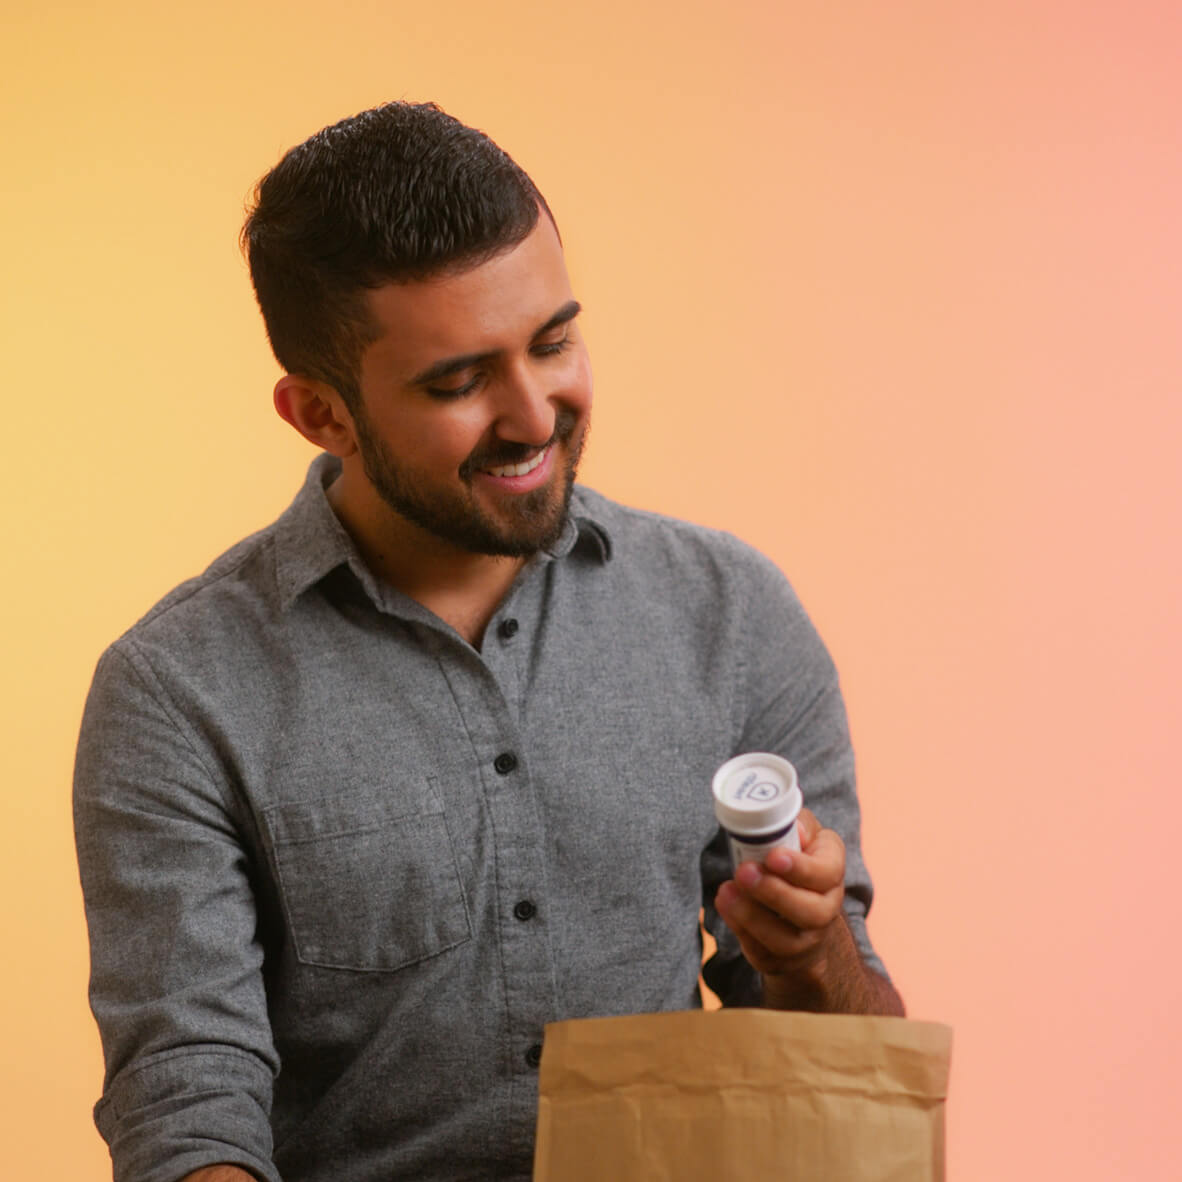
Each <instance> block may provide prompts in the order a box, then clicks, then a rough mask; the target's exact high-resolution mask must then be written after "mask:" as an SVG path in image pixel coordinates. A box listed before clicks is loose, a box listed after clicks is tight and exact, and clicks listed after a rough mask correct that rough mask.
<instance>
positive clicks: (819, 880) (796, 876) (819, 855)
mask: <svg viewBox="0 0 1182 1182" xmlns="http://www.w3.org/2000/svg"><path fill="white" fill-rule="evenodd" d="M766 866H767V869H768V870H769V871H770V872H771V873H772V874H775V875H777V876H778V877H780V878H783V879H784V880H785V881H787V882H790V883H792V885H793V886H798V887H804V888H805V889H806V890H812V891H828V890H831V889H832V888H833V887H835V886H837V884H838V883H840V882H844V881H845V842H844V841H842V840H841V837H840V835H839V834H837V833H835V832H834V831H833V830H832V829H822V830H821V831H820V832H819V833H818V834H817V836H816V838H815V839H814V840H813V842H812V843H811V844H810V846H809V847H808V849H807V850H800V851H797V850H784V849H776V850H772V851H771V853H769V854H768V856H767V860H766ZM740 881H741V880H740Z"/></svg>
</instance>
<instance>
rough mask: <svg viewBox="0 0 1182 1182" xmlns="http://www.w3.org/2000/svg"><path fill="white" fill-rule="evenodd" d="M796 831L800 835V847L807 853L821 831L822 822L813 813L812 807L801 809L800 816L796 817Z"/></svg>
mask: <svg viewBox="0 0 1182 1182" xmlns="http://www.w3.org/2000/svg"><path fill="white" fill-rule="evenodd" d="M796 832H797V834H798V835H799V836H800V848H801V850H802V851H803V852H804V853H806V854H807V853H808V852H809V850H810V849H812V846H813V842H815V841H816V840H817V835H818V834H819V833H820V832H821V822H820V821H818V820H817V818H816V817H815V816H814V815H813V811H812V809H801V810H800V816H799V817H798V818H797V819H796Z"/></svg>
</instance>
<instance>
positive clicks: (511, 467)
mask: <svg viewBox="0 0 1182 1182" xmlns="http://www.w3.org/2000/svg"><path fill="white" fill-rule="evenodd" d="M553 446H554V445H553V444H547V445H546V446H545V447H544V448H542V450H541V451H540V452H538V454H537V455H536V456H534V458H533V459H532V460H526V461H525V463H523V464H503V465H501V467H499V468H485V469H484V470H485V472H487V473H488V474H489V476H525V475H527V474H528V473H530V472H532V471H533V470H534V469H535V468H536V467H537V466H538V465H539V464H540V463H541V462H542V461H543V460H544V459H545V458H546V456H547V455H548V454H549V451H550V448H551V447H553Z"/></svg>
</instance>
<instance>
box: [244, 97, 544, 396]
mask: <svg viewBox="0 0 1182 1182" xmlns="http://www.w3.org/2000/svg"><path fill="white" fill-rule="evenodd" d="M539 206H541V208H542V209H544V210H545V211H546V214H547V216H550V210H549V207H548V206H547V205H546V202H545V200H544V198H543V197H542V195H541V194H540V193H539V192H538V190H537V189H536V188H535V187H534V183H533V181H531V180H530V179H529V177H528V176H526V174H525V173H524V172H523V171H522V170H521V169H520V168H519V167H518V166H517V165H516V164H515V163H514V162H513V161H512V160H511V159H510V158H509V156H508V155H506V153H505V152H503V151H502V150H501V149H500V148H498V147H497V145H496V144H494V143H493V142H492V140H490V139H489V138H488V136H486V135H485V134H484V133H483V132H480V131H477V130H475V129H474V128H471V127H467V126H465V125H464V124H463V123H460V122H459V120H457V119H453V118H452V117H451V116H450V115H448V114H446V113H445V112H443V111H441V110H440V109H439V108H438V107H437V106H436V105H435V104H434V103H402V102H398V103H387V104H385V105H384V106H380V107H375V108H373V110H370V111H362V112H361V114H359V115H354V116H353V117H352V118H350V119H344V120H342V121H341V122H340V123H336V124H334V125H333V126H331V127H326V128H325V129H324V130H323V131H319V132H317V133H316V134H315V135H314V136H312V137H311V138H310V139H308V140H305V141H304V142H303V143H302V144H300V145H298V146H297V147H295V148H292V149H291V151H289V152H288V153H287V154H286V155H285V156H284V157H283V159H282V160H280V161H279V163H278V164H277V165H275V167H274V168H273V169H271V171H270V172H269V173H267V175H266V176H265V177H263V179H262V180H261V181H259V183H258V186H257V187H256V189H255V198H254V206H253V208H252V209H251V210H250V211H249V213H248V215H247V219H246V224H245V225H244V226H243V228H242V247H243V250H244V251H245V253H246V256H247V259H248V261H249V263H250V276H251V280H252V281H253V283H254V290H255V295H256V296H257V297H258V301H259V308H260V309H261V311H262V313H263V321H264V323H265V324H266V326H267V336H268V338H269V339H270V341H271V348H272V350H273V351H274V353H275V357H276V359H277V360H278V362H279V364H280V365H281V366H283V368H284V369H285V370H287V371H288V372H289V373H298V374H302V375H304V376H306V377H311V378H315V379H317V380H319V381H323V382H327V383H328V384H329V385H331V386H332V387H333V388H334V389H336V390H337V391H338V392H339V393H340V395H341V397H342V398H344V400H345V402H346V405H348V406H349V408H350V409H351V410H354V411H356V409H357V404H358V400H359V397H360V392H359V388H358V377H359V372H358V371H359V368H360V364H361V354H362V352H363V351H364V349H365V347H366V345H368V344H370V343H371V342H372V341H373V340H375V339H376V337H377V332H378V329H377V326H376V324H375V323H374V321H373V319H372V317H371V316H370V314H369V310H368V306H367V304H366V299H365V296H366V292H367V290H369V289H372V288H376V287H381V286H383V285H384V284H387V283H398V282H405V281H408V280H416V279H425V278H427V277H429V276H433V275H438V274H442V273H446V272H448V271H451V270H462V269H466V268H468V267H470V266H477V265H478V264H480V263H482V262H485V261H487V260H488V259H490V258H492V257H493V256H494V255H496V254H499V253H500V252H501V251H503V250H506V249H507V248H509V247H511V246H515V245H516V244H517V243H519V242H521V241H522V240H523V239H524V238H525V237H526V236H527V235H528V234H529V233H530V231H531V230H532V229H533V228H534V226H535V225H536V224H537V220H538V207H539Z"/></svg>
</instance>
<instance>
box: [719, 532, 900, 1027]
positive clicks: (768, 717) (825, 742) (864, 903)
mask: <svg viewBox="0 0 1182 1182" xmlns="http://www.w3.org/2000/svg"><path fill="white" fill-rule="evenodd" d="M737 545H740V547H741V553H740V558H739V561H738V563H737V564H736V566H737V569H738V570H740V571H741V572H742V576H741V578H740V579H739V581H738V585H737V588H736V595H735V603H736V605H737V607H738V610H739V613H740V614H739V620H738V625H737V627H738V630H739V640H738V648H739V651H740V652H741V653H742V654H743V658H742V662H741V664H740V665H739V666H738V668H737V670H736V693H735V701H736V704H737V708H736V718H735V733H736V735H737V741H736V744H735V748H734V754H736V755H738V754H742V753H744V752H747V751H769V752H774V753H775V754H778V755H782V756H783V757H784V758H785V759H787V760H788V761H789V762H790V763H792V765H793V766H794V767H795V768H796V771H797V775H798V776H799V780H800V788H801V792H802V794H803V796H804V803H805V806H806V807H807V808H809V809H811V810H812V811H813V812H814V813H815V814H816V816H817V819H818V820H819V821H820V822H821V824H822V825H823V826H825V827H826V828H828V829H833V830H835V831H836V832H837V833H838V834H840V836H841V838H842V840H843V841H844V842H845V848H846V877H845V901H844V908H845V917H846V920H847V922H848V923H849V927H850V931H851V932H852V933H853V937H854V941H855V943H856V944H857V947H858V950H859V952H860V953H861V954H862V958H863V960H864V961H865V962H866V964H867V965H868V966H869V967H870V968H872V969H874V971H875V972H877V973H879V974H881V975H882V976H884V977H886V976H887V972H886V969H885V968H884V966H883V964H882V961H881V960H880V959H879V957H878V955H877V954H876V953H875V951H874V948H873V946H872V945H871V943H870V938H869V936H868V934H867V932H866V915H867V912H868V911H869V910H870V904H871V900H872V899H873V895H874V890H873V885H872V883H871V880H870V875H869V872H868V871H867V869H866V864H865V862H864V861H863V858H862V844H861V813H860V810H859V807H858V797H857V791H856V787H855V773H854V753H853V748H852V746H851V744H850V735H849V725H848V722H847V719H846V711H845V704H844V702H843V700H842V696H841V688H840V685H839V683H838V677H837V670H836V668H835V666H834V664H833V660H832V658H831V657H830V655H829V652H828V650H827V649H826V647H825V645H824V642H823V641H822V640H821V638H820V636H819V635H818V634H817V630H816V629H815V628H814V627H813V624H812V621H811V620H810V619H809V618H808V615H807V614H806V613H805V610H804V608H803V607H802V606H801V603H800V601H799V599H798V598H797V597H796V594H795V593H794V592H793V590H792V588H791V586H790V585H789V583H788V580H787V579H785V577H784V575H783V574H782V573H781V572H780V570H779V569H778V568H777V567H776V566H775V565H774V564H773V563H772V562H770V561H769V560H768V559H766V558H765V557H763V555H761V554H758V553H757V552H755V551H753V550H750V549H749V548H748V547H746V546H742V545H741V544H738V543H737ZM702 875H703V897H704V899H705V921H706V927H707V930H708V931H709V932H710V933H711V935H713V936H714V937H715V939H716V940H717V942H718V954H717V955H716V957H714V958H713V960H712V961H711V962H709V963H708V964H707V965H706V968H705V970H704V973H703V976H704V979H705V981H706V983H707V984H708V985H709V986H710V987H711V989H713V990H714V991H715V992H716V993H718V995H719V997H720V998H722V1000H723V1002H724V1003H725V1004H728V1005H753V1004H757V1003H758V1000H759V982H758V975H757V974H755V973H754V971H753V970H751V969H750V966H748V965H747V964H746V961H744V960H743V958H742V953H741V951H740V950H739V944H738V940H737V939H736V938H735V937H734V935H733V934H732V933H731V931H730V929H729V928H727V926H726V925H725V924H724V923H723V922H722V920H721V919H720V918H719V916H718V913H717V912H716V911H715V910H714V894H715V892H716V891H717V889H718V887H719V885H720V884H721V883H722V882H723V881H725V880H726V879H727V878H729V877H730V876H731V865H730V858H729V854H728V852H727V847H726V842H725V838H724V837H723V835H722V834H721V833H720V834H719V835H718V838H717V839H716V840H715V841H714V842H713V843H712V844H711V846H710V847H709V848H708V849H707V850H706V851H705V853H704V854H703V857H702ZM715 962H717V963H715ZM888 979H889V978H888Z"/></svg>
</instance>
